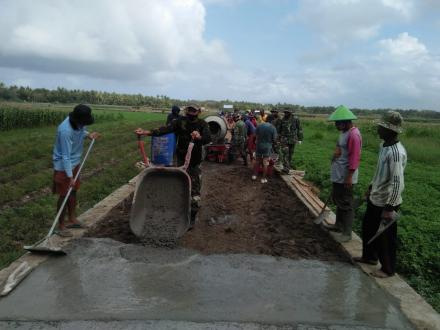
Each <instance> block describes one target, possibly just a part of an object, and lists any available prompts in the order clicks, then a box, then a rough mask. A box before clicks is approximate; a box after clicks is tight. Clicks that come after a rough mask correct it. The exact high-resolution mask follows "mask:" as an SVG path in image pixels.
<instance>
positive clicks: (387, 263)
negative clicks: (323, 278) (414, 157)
mask: <svg viewBox="0 0 440 330" xmlns="http://www.w3.org/2000/svg"><path fill="white" fill-rule="evenodd" d="M402 121H403V120H402V116H401V115H400V113H398V112H394V111H390V112H387V113H386V114H385V115H384V116H383V118H382V121H380V122H379V123H378V127H377V133H378V135H379V137H380V138H381V139H382V140H383V141H384V142H383V143H382V144H381V146H380V150H379V159H378V162H377V168H376V173H375V175H374V178H373V181H372V182H371V184H370V186H369V189H368V192H367V199H368V204H367V210H366V212H365V216H364V219H363V222H362V257H356V258H353V260H354V261H356V262H362V263H366V264H370V265H376V264H377V260H378V259H379V261H380V264H381V266H382V267H381V269H380V270H377V271H375V272H373V273H372V275H373V276H376V277H380V278H385V277H389V276H393V275H394V273H395V272H396V248H397V222H396V217H397V213H396V212H397V210H398V209H399V208H400V204H402V192H403V189H404V176H403V175H404V171H405V167H406V161H407V156H406V151H405V148H404V147H403V145H402V144H401V143H400V142H399V139H398V135H399V133H401V132H402ZM381 223H385V224H389V223H392V224H391V225H390V226H389V227H388V226H387V227H388V228H387V229H386V230H385V231H384V232H383V233H382V234H380V236H377V238H376V239H375V240H373V241H371V242H369V241H370V239H371V238H372V237H373V236H374V235H375V234H376V232H377V231H378V229H379V226H380V224H381ZM369 243H370V244H369Z"/></svg>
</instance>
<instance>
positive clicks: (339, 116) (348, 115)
mask: <svg viewBox="0 0 440 330" xmlns="http://www.w3.org/2000/svg"><path fill="white" fill-rule="evenodd" d="M355 119H357V117H356V116H355V115H354V113H353V112H351V111H350V109H348V108H347V107H346V106H345V105H340V106H339V107H337V108H336V110H335V111H333V113H332V114H331V115H330V117H328V120H329V121H340V120H355Z"/></svg>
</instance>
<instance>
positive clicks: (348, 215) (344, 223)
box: [331, 210, 354, 243]
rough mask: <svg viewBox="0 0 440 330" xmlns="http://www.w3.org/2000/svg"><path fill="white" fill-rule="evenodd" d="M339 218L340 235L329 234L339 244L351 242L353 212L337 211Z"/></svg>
mask: <svg viewBox="0 0 440 330" xmlns="http://www.w3.org/2000/svg"><path fill="white" fill-rule="evenodd" d="M337 213H338V215H339V217H338V218H337V219H338V223H339V226H340V228H341V233H331V235H332V236H333V238H334V239H335V240H336V241H338V242H339V243H346V242H349V241H351V231H352V226H353V215H354V211H353V210H339V212H337Z"/></svg>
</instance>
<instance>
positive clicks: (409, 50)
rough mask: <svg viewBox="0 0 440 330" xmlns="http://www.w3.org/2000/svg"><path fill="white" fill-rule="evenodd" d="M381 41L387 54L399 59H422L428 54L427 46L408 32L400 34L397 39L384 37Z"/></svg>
mask: <svg viewBox="0 0 440 330" xmlns="http://www.w3.org/2000/svg"><path fill="white" fill-rule="evenodd" d="M379 43H380V45H381V46H382V48H383V49H384V51H385V52H386V54H389V55H391V56H392V57H394V58H397V59H404V60H416V61H420V60H424V59H426V57H427V55H428V49H427V48H426V46H425V45H424V44H423V43H421V42H419V40H418V39H417V38H415V37H412V36H410V35H409V34H408V33H407V32H403V33H401V34H399V36H398V37H397V38H396V39H383V40H380V41H379Z"/></svg>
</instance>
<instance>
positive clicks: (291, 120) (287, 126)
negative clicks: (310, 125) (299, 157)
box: [277, 109, 303, 174]
mask: <svg viewBox="0 0 440 330" xmlns="http://www.w3.org/2000/svg"><path fill="white" fill-rule="evenodd" d="M277 126H278V127H277V131H278V134H279V141H280V149H281V150H280V151H281V161H282V163H283V172H284V173H286V174H288V173H289V172H290V169H291V167H290V165H291V163H292V158H293V152H294V150H295V144H296V143H298V144H301V143H302V139H303V132H302V128H301V123H300V121H299V118H298V117H297V116H295V115H293V114H292V110H290V109H284V117H283V118H282V119H280V120H279V121H278V124H277Z"/></svg>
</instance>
